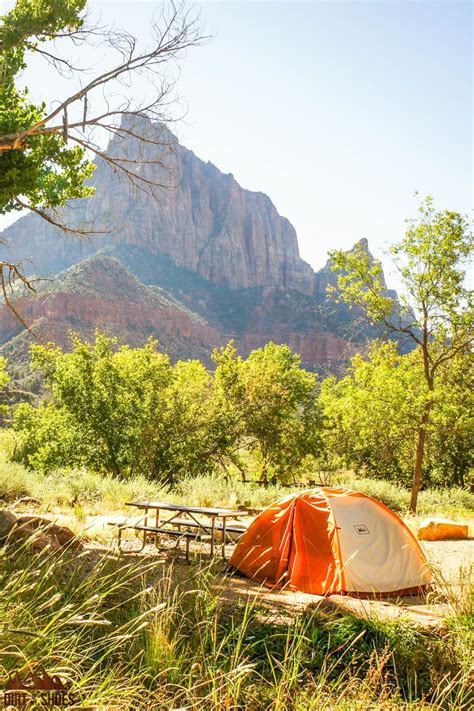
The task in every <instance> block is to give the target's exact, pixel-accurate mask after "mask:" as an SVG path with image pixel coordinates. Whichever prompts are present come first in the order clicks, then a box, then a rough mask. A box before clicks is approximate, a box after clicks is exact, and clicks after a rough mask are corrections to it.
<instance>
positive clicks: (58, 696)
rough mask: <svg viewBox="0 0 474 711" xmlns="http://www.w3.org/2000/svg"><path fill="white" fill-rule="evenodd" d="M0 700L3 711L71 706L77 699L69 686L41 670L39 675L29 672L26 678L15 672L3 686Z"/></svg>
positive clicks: (55, 676) (57, 677)
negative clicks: (0, 700) (6, 710)
mask: <svg viewBox="0 0 474 711" xmlns="http://www.w3.org/2000/svg"><path fill="white" fill-rule="evenodd" d="M2 700H3V708H4V709H6V708H11V709H22V710H23V709H25V710H26V709H28V708H32V707H33V706H36V707H37V706H38V704H40V705H43V706H45V707H47V708H54V707H66V706H72V705H73V704H75V703H77V701H78V698H77V695H76V694H75V693H74V692H73V691H72V690H71V684H65V683H64V682H63V681H62V679H61V678H60V677H59V676H57V675H56V674H54V675H53V676H50V675H49V674H48V673H47V672H45V671H44V670H43V671H42V672H41V673H40V674H35V673H34V672H29V673H28V674H27V675H26V676H20V674H19V673H18V672H15V674H13V675H12V676H10V678H9V679H8V681H7V683H6V684H5V686H4V689H3V699H2ZM0 708H2V707H1V706H0Z"/></svg>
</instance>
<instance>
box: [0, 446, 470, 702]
mask: <svg viewBox="0 0 474 711" xmlns="http://www.w3.org/2000/svg"><path fill="white" fill-rule="evenodd" d="M2 444H3V449H5V446H6V442H5V436H4V441H3V443H2V442H0V447H2ZM332 483H333V484H338V483H340V484H344V485H347V486H350V487H352V488H354V489H358V490H360V491H364V492H365V493H368V494H370V495H372V496H375V497H376V498H379V499H381V500H382V501H384V503H386V504H388V505H389V506H391V507H392V508H394V509H395V510H397V511H399V512H401V513H404V512H405V511H406V510H407V506H408V497H409V492H407V491H406V490H404V489H402V488H400V487H398V486H396V485H395V484H393V483H389V482H383V481H373V480H369V479H355V478H354V477H353V476H352V475H351V474H350V473H347V472H341V473H340V475H339V476H338V477H333V481H332ZM290 491H291V489H287V488H284V487H281V486H270V487H268V488H263V487H261V486H259V485H258V484H256V483H253V484H244V483H242V482H241V481H240V480H239V479H238V478H235V477H230V478H229V479H228V480H226V479H225V478H224V477H222V476H217V475H216V476H207V477H205V476H203V477H195V478H184V479H183V480H182V481H181V482H179V483H178V484H177V485H176V487H175V488H174V489H173V490H170V489H169V488H166V487H161V486H160V485H158V484H155V483H153V482H150V481H148V480H146V479H145V478H143V477H134V478H132V479H130V480H124V481H118V480H116V479H114V478H112V477H107V476H102V475H98V474H95V473H94V472H89V471H85V470H82V471H75V470H61V471H57V472H54V473H53V474H49V475H42V474H39V473H38V472H34V471H30V470H28V469H26V468H25V467H23V466H21V465H19V464H14V463H9V462H7V461H5V460H4V459H2V460H0V499H2V500H3V501H4V502H5V504H4V506H6V507H8V506H10V505H11V504H12V503H13V502H15V501H17V500H18V499H19V498H21V497H23V496H33V497H35V498H37V499H39V501H40V506H39V507H38V509H39V510H41V511H46V512H48V511H49V512H58V513H59V512H60V513H62V514H63V515H65V516H69V517H70V518H71V519H73V518H75V520H76V522H77V524H78V525H77V526H73V527H74V528H75V530H79V529H81V528H82V527H83V524H84V523H85V521H86V519H87V516H88V515H89V514H94V513H103V514H107V513H108V512H111V511H124V510H125V507H124V504H125V502H126V501H128V500H131V499H136V498H141V497H146V498H149V497H154V498H166V499H168V500H171V501H182V502H187V503H196V504H201V505H220V506H229V507H231V508H235V507H238V506H246V507H249V508H260V507H263V506H266V505H268V504H270V503H271V502H272V501H274V500H276V499H278V498H280V497H282V496H285V495H287V494H288V493H289V492H290ZM473 499H474V497H473V496H472V495H471V494H469V493H468V492H466V491H464V490H460V489H451V490H449V491H448V490H442V491H437V490H431V491H424V492H423V493H422V494H421V497H420V513H421V515H427V514H439V515H444V516H446V515H451V516H453V517H458V518H459V517H464V516H468V517H469V516H470V517H471V518H472V512H473V510H474V504H473ZM178 572H179V571H178V569H177V568H173V567H172V566H170V565H169V564H168V563H164V561H162V560H160V559H159V558H156V557H155V558H151V557H150V558H140V559H137V560H135V559H132V560H129V559H124V558H116V557H115V556H114V555H112V554H111V553H110V552H108V551H107V550H106V549H105V548H99V547H97V546H96V547H95V548H94V549H89V550H85V551H84V552H83V553H82V554H80V555H77V554H74V555H73V554H72V553H69V552H68V551H64V552H61V553H57V552H56V553H49V552H48V551H43V552H42V553H36V554H34V553H32V551H31V549H30V548H29V547H28V544H27V543H25V544H23V545H22V546H21V547H18V546H13V545H12V546H3V547H0V589H1V590H2V595H1V596H0V640H1V654H0V688H1V686H2V683H3V682H4V681H5V679H6V678H7V676H8V674H10V673H11V672H12V671H14V670H17V669H19V670H20V671H24V670H26V669H31V668H32V669H33V670H35V669H40V668H42V667H44V668H45V669H47V670H48V671H49V672H50V673H59V674H61V676H62V677H63V678H65V679H69V680H70V681H71V682H72V683H73V684H74V685H75V688H76V690H77V691H78V693H79V695H80V698H81V704H80V705H81V706H83V707H91V706H95V707H97V708H101V709H102V708H104V709H105V708H115V709H134V710H135V709H137V710H138V709H166V710H168V709H178V708H180V709H183V708H189V709H192V710H193V711H194V709H198V710H200V709H202V710H203V711H207V710H213V709H219V710H221V709H226V710H227V709H228V710H229V711H230V710H232V711H233V710H237V709H249V710H252V711H253V710H255V711H259V710H260V709H262V711H263V710H264V709H265V710H266V709H269V710H270V711H286V710H288V711H306V710H311V709H314V710H316V709H317V710H318V711H319V710H320V709H321V710H323V709H328V711H329V710H330V709H331V710H335V711H352V710H353V709H354V711H355V710H356V709H366V708H367V709H386V710H387V711H388V710H389V709H390V711H393V710H394V709H413V710H416V711H418V710H421V709H428V708H430V709H466V710H467V709H469V708H471V707H472V702H473V699H472V697H471V696H470V687H469V673H470V671H469V670H470V667H471V665H472V663H473V655H472V649H473V645H472V640H473V635H474V623H473V619H474V618H473V609H472V588H471V586H470V585H469V583H468V579H469V576H468V571H467V570H465V571H463V572H462V573H461V574H460V580H459V581H458V582H459V583H460V584H455V583H453V581H446V580H443V579H442V576H441V574H440V575H439V581H438V585H437V592H436V593H433V596H432V600H431V602H433V603H434V602H440V601H442V602H443V603H444V604H445V606H446V610H447V618H446V625H445V627H444V628H443V630H442V631H440V632H438V633H433V632H430V633H427V632H423V631H421V630H420V629H418V628H416V627H414V626H413V625H412V624H411V623H410V622H409V621H408V620H398V621H396V622H390V623H388V622H382V621H380V620H377V619H371V620H360V619H357V618H355V617H352V616H349V615H346V616H342V617H341V616H339V617H336V616H326V615H323V614H322V613H320V612H317V611H316V612H313V613H307V614H301V613H299V614H296V613H292V614H290V615H285V616H284V617H282V613H281V611H279V610H275V609H272V608H269V607H268V606H267V607H263V606H262V603H261V602H253V603H249V602H246V601H245V600H244V599H243V598H239V597H236V598H235V599H233V598H231V599H230V600H229V599H226V598H225V597H223V596H222V594H221V592H220V591H219V584H220V581H221V578H220V577H219V576H218V575H217V574H216V571H214V570H213V569H212V567H211V566H209V565H201V564H194V565H193V566H191V567H190V568H187V569H186V573H187V575H185V576H183V572H182V568H181V573H179V575H178ZM183 577H184V579H183Z"/></svg>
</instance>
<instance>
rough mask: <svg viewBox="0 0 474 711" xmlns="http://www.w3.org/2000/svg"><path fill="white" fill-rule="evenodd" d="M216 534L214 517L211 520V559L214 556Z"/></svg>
mask: <svg viewBox="0 0 474 711" xmlns="http://www.w3.org/2000/svg"><path fill="white" fill-rule="evenodd" d="M215 532H216V517H215V516H213V517H212V519H211V558H212V557H213V556H214V536H215Z"/></svg>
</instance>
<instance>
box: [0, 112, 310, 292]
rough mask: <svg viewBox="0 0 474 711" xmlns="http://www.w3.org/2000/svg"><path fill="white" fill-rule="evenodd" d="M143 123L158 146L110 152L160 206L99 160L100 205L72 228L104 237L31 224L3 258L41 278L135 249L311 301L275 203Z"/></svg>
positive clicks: (73, 215)
mask: <svg viewBox="0 0 474 711" xmlns="http://www.w3.org/2000/svg"><path fill="white" fill-rule="evenodd" d="M142 123H143V125H142V126H140V131H141V132H142V133H144V134H147V133H148V134H150V132H151V131H152V130H153V131H154V133H155V134H156V135H157V136H158V137H159V140H160V142H161V143H162V146H161V147H159V146H156V145H155V144H151V143H149V144H148V143H146V144H144V145H138V142H137V140H136V139H133V138H131V137H130V136H125V137H122V138H121V137H120V136H117V137H116V138H114V140H113V141H112V143H111V145H110V146H109V151H110V152H112V153H114V154H117V155H120V157H125V158H127V159H129V160H133V159H134V158H136V157H137V156H138V155H140V159H141V160H143V161H144V163H143V165H142V167H141V168H140V173H141V175H143V177H145V178H149V179H150V180H153V181H154V182H156V183H159V184H160V185H162V186H163V187H162V188H161V189H159V188H156V189H155V188H154V189H153V191H154V193H155V198H156V199H153V198H150V195H149V194H147V193H146V192H144V191H143V190H140V189H137V187H136V186H134V185H133V184H132V183H131V182H130V181H128V180H127V179H126V178H119V177H118V176H116V175H114V174H113V173H112V172H111V170H110V168H109V167H108V166H107V165H106V164H105V163H104V161H102V160H99V161H98V162H97V167H96V171H95V174H94V180H93V182H94V185H95V187H96V193H95V195H94V197H93V198H91V199H90V200H83V201H78V202H77V203H75V204H74V205H73V207H72V208H71V209H70V210H69V211H68V212H67V220H68V221H69V222H72V223H73V224H76V225H87V226H88V227H90V228H91V229H96V230H97V231H101V230H104V231H105V232H106V234H102V235H97V236H92V237H91V238H87V239H77V238H72V237H67V236H65V235H64V234H63V233H61V232H60V231H59V230H58V229H57V228H55V227H54V226H52V225H49V224H48V223H46V222H45V221H43V220H41V218H38V217H36V216H26V217H24V218H22V219H20V220H19V221H18V222H17V223H15V224H14V225H12V226H11V227H10V228H9V229H7V230H5V232H4V233H3V234H2V238H3V240H4V242H5V248H3V249H2V250H0V251H1V253H3V254H4V255H6V254H8V257H9V258H11V259H14V260H15V259H17V260H18V259H22V260H24V261H25V267H26V268H27V270H28V271H29V272H30V273H33V272H34V273H39V274H43V275H44V274H55V273H57V272H58V271H60V270H61V269H64V268H65V267H68V266H70V265H71V264H74V263H76V262H77V261H79V260H80V259H83V258H84V257H86V256H89V255H91V254H93V253H94V252H96V251H98V250H100V249H103V248H104V247H110V246H112V245H120V244H128V245H137V246H139V247H141V248H145V249H147V250H148V251H149V252H150V253H151V254H155V255H156V254H166V255H168V256H169V257H170V258H171V259H172V260H173V261H174V262H175V264H177V265H178V266H182V267H185V268H186V269H189V270H191V271H194V272H196V273H197V274H199V275H201V276H202V277H204V278H205V279H207V280H209V281H210V282H211V283H213V284H219V285H225V286H230V287H233V288H249V287H256V286H283V287H288V288H292V289H296V290H298V291H302V292H303V293H312V291H313V286H314V272H313V270H312V269H311V267H310V266H309V264H307V263H306V262H304V261H303V260H302V259H301V257H300V256H299V251H298V241H297V237H296V232H295V230H294V228H293V227H292V225H291V224H290V223H289V221H288V220H287V219H286V218H285V217H281V216H280V215H279V214H278V212H277V210H276V208H275V207H274V205H273V203H272V202H271V200H270V199H269V198H268V197H267V196H266V195H264V194H263V193H256V192H251V191H249V190H244V189H243V188H241V187H240V185H239V184H238V183H237V181H236V180H235V178H234V177H233V176H232V175H225V174H224V173H221V172H220V171H219V170H218V169H217V168H216V167H215V166H214V165H212V163H205V162H204V161H202V160H200V159H199V158H198V157H197V156H195V155H194V153H193V152H192V151H190V150H188V149H187V148H185V147H184V146H181V145H180V144H179V143H178V142H177V141H176V139H175V138H174V136H173V135H172V134H171V133H169V132H168V131H166V130H165V129H163V128H162V127H160V126H155V127H153V125H152V124H151V123H150V122H149V120H148V119H142ZM146 161H148V163H147V162H146ZM153 161H155V163H153ZM156 161H159V162H160V164H158V163H156Z"/></svg>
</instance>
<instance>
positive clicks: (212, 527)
mask: <svg viewBox="0 0 474 711" xmlns="http://www.w3.org/2000/svg"><path fill="white" fill-rule="evenodd" d="M126 505H127V506H133V507H135V508H137V509H138V510H140V511H143V512H144V515H143V525H140V524H132V525H127V524H119V529H118V530H119V536H118V538H119V541H118V542H119V549H121V533H122V531H123V530H124V529H125V528H134V529H135V530H139V531H143V543H142V546H141V548H140V549H139V550H138V551H136V552H140V551H142V550H143V549H144V547H145V545H146V537H147V534H152V535H153V534H154V536H155V543H156V542H157V538H158V536H159V535H160V534H161V535H169V536H172V537H175V538H178V543H179V539H180V538H184V539H185V541H186V558H187V559H188V558H189V543H190V541H191V540H192V539H194V540H195V539H196V538H197V536H198V535H199V533H205V534H206V535H210V539H211V540H210V548H211V550H210V554H211V557H212V556H213V555H214V552H215V546H216V543H217V541H216V533H220V534H222V547H221V549H222V557H223V558H225V545H226V536H227V535H228V534H229V533H243V532H244V531H245V527H244V526H242V525H239V526H229V524H228V519H233V518H238V517H239V516H243V515H245V511H233V510H232V509H223V508H212V507H206V506H186V505H184V504H172V503H168V502H166V501H129V502H127V503H126ZM150 514H151V515H153V517H154V525H150V524H149V518H150ZM166 514H167V517H166V518H163V516H164V515H166ZM178 517H180V518H178ZM203 519H205V520H203ZM208 521H210V522H208ZM177 526H178V529H179V530H176V527H177ZM183 526H184V527H185V528H193V529H195V531H194V533H190V532H188V531H182V530H181V528H182V527H183Z"/></svg>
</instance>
